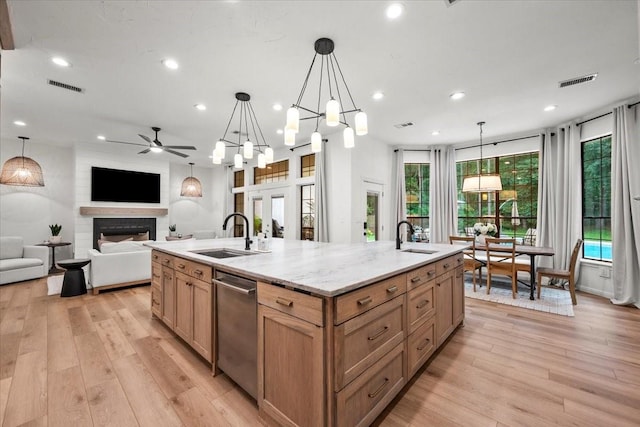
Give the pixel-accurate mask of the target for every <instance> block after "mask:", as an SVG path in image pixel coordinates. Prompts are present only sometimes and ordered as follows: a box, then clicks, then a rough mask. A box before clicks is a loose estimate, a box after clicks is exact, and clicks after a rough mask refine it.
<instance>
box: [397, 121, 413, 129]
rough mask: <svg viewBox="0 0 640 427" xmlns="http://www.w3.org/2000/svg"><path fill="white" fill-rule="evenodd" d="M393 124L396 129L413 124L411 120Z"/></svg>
mask: <svg viewBox="0 0 640 427" xmlns="http://www.w3.org/2000/svg"><path fill="white" fill-rule="evenodd" d="M393 126H394V127H396V128H398V129H402V128H406V127H409V126H413V122H406V123H399V124H397V125H393Z"/></svg>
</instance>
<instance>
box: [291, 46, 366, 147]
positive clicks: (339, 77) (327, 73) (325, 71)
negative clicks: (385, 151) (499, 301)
mask: <svg viewBox="0 0 640 427" xmlns="http://www.w3.org/2000/svg"><path fill="white" fill-rule="evenodd" d="M334 47H335V44H334V42H333V40H331V39H328V38H326V37H323V38H320V39H318V40H316V42H315V44H314V49H315V51H316V53H315V55H314V57H313V60H312V61H311V66H310V67H309V71H308V72H307V76H306V78H305V79H304V83H303V84H302V90H301V91H300V94H299V95H298V99H297V101H296V102H295V103H294V104H292V105H291V107H290V108H289V109H288V110H287V123H286V125H285V128H284V129H285V130H284V144H285V145H288V146H293V145H295V143H296V141H295V138H296V134H297V133H298V131H299V129H300V120H308V119H316V127H315V130H314V131H313V134H312V135H311V146H312V149H313V147H314V138H315V141H316V145H315V148H316V149H317V151H315V150H313V151H314V152H318V151H320V150H321V149H322V144H321V143H319V142H318V141H322V135H321V134H320V132H319V131H318V126H319V124H320V119H321V118H324V120H325V123H326V124H327V126H330V127H334V126H338V125H340V124H343V125H345V126H347V129H351V128H350V126H349V123H348V121H347V114H349V113H356V115H355V118H354V121H355V134H356V135H359V136H361V135H366V134H367V132H368V127H367V115H366V113H365V112H363V111H362V110H360V109H359V108H358V107H357V106H356V104H355V102H354V101H353V97H352V96H351V91H350V90H349V87H348V86H347V82H346V80H345V79H344V75H343V74H342V69H341V68H340V64H338V59H337V58H336V55H335V54H334V53H333V51H334ZM318 55H320V59H321V60H320V61H318V62H319V63H320V71H319V88H318V100H317V103H316V106H315V109H314V108H309V107H304V106H302V101H303V98H304V93H305V90H306V89H307V84H308V83H309V77H310V76H311V72H312V71H313V66H314V65H315V63H316V59H317V57H318ZM323 82H325V83H326V84H324V85H323ZM323 87H324V88H328V91H329V94H328V98H329V100H328V101H327V103H326V104H325V111H324V112H321V111H320V104H321V102H322V99H321V98H322V89H323ZM343 94H344V95H346V96H345V99H347V98H348V100H349V101H350V102H351V106H350V108H349V109H345V105H344V104H343V102H342V95H343ZM325 99H326V98H325ZM300 110H302V111H304V112H306V113H310V115H309V116H308V117H302V118H301V117H300ZM343 137H344V146H345V147H346V148H352V147H353V146H354V140H353V129H351V130H350V131H346V130H345V132H343Z"/></svg>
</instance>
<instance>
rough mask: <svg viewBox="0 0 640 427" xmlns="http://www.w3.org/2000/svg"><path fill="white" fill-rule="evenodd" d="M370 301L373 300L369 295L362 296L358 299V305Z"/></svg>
mask: <svg viewBox="0 0 640 427" xmlns="http://www.w3.org/2000/svg"><path fill="white" fill-rule="evenodd" d="M371 301H373V300H372V299H371V297H364V298H362V299H359V300H358V305H367V304H369V303H370V302H371Z"/></svg>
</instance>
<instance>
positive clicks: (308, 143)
mask: <svg viewBox="0 0 640 427" xmlns="http://www.w3.org/2000/svg"><path fill="white" fill-rule="evenodd" d="M322 142H329V140H328V139H325V138H323V139H322ZM307 145H311V143H310V142H307V143H306V144H302V145H296V146H295V147H291V148H289V150H290V151H295V150H297V149H298V148H302V147H306V146H307Z"/></svg>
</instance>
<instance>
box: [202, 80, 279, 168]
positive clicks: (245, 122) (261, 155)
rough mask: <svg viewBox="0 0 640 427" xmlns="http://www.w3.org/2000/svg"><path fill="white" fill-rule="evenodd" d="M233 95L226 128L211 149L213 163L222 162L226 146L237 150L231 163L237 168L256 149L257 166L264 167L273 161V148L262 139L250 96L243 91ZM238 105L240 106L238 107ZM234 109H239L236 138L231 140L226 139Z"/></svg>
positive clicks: (251, 155) (250, 156)
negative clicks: (233, 98) (234, 102)
mask: <svg viewBox="0 0 640 427" xmlns="http://www.w3.org/2000/svg"><path fill="white" fill-rule="evenodd" d="M235 96H236V105H235V106H234V107H233V111H232V112H231V117H230V118H229V122H228V123H227V128H226V129H225V130H224V135H223V136H222V138H220V139H219V140H218V142H216V146H215V148H214V150H213V156H212V158H213V164H215V165H219V164H221V163H222V160H223V159H224V158H225V155H226V149H227V148H236V149H237V152H236V154H234V156H233V164H234V166H235V167H236V168H237V169H241V168H242V165H243V164H244V159H253V155H254V152H256V151H257V152H258V167H259V168H260V169H264V168H265V167H267V163H273V148H271V147H270V146H269V144H267V142H266V140H265V139H264V135H263V134H262V129H260V125H259V124H258V119H256V113H255V112H254V111H253V106H252V105H251V96H250V95H249V94H248V93H245V92H237V93H236V95H235ZM238 106H239V107H240V108H238ZM236 111H239V113H238V118H237V120H238V130H237V134H238V140H237V141H231V140H229V139H227V132H228V131H229V126H230V125H231V122H232V121H233V118H234V116H235V115H236ZM234 133H235V132H234ZM243 137H245V140H244V141H243V140H242V139H243ZM252 137H253V138H252ZM252 139H253V140H252ZM241 152H242V154H241Z"/></svg>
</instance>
